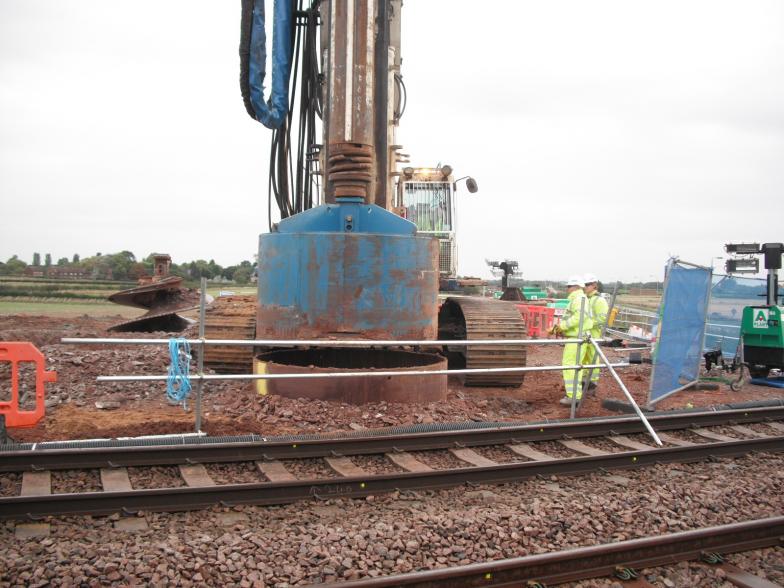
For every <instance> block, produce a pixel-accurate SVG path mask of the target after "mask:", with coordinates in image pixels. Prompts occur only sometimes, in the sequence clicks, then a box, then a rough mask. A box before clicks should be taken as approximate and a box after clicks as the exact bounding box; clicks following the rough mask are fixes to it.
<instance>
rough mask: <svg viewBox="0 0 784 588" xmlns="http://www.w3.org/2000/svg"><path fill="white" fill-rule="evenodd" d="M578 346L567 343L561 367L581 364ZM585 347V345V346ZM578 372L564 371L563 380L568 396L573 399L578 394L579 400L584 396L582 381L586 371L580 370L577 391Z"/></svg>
mask: <svg viewBox="0 0 784 588" xmlns="http://www.w3.org/2000/svg"><path fill="white" fill-rule="evenodd" d="M577 345H578V343H567V344H566V345H564V350H563V359H561V365H577V364H578V363H579V362H578V361H577ZM583 347H585V345H583ZM576 371H577V370H563V372H562V373H563V379H564V387H565V388H566V396H567V397H568V398H571V397H572V396H574V395H575V393H576V398H577V400H580V398H581V397H582V395H583V388H582V379H583V375H584V372H585V370H579V374H578V376H577V389H576V390H575V378H574V373H575V372H576ZM597 373H598V372H597Z"/></svg>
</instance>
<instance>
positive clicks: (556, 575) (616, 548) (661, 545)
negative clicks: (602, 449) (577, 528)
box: [344, 517, 784, 588]
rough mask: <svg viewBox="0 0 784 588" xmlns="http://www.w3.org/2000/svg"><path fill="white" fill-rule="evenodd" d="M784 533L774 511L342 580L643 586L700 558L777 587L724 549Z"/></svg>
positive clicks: (747, 582)
mask: <svg viewBox="0 0 784 588" xmlns="http://www.w3.org/2000/svg"><path fill="white" fill-rule="evenodd" d="M782 536H784V517H771V518H767V519H760V520H753V521H745V522H741V523H733V524H729V525H721V526H716V527H708V528H705V529H697V530H694V531H684V532H681V533H671V534H667V535H660V536H656V537H646V538H643V539H633V540H629V541H620V542H614V543H607V544H603V545H592V546H590V547H580V548H576V549H569V550H565V551H556V552H550V553H544V554H538V555H529V556H526V557H517V558H510V559H503V560H496V561H492V562H486V563H479V564H471V565H465V566H456V567H451V568H445V569H438V570H427V571H422V572H413V573H409V574H399V575H393V576H386V577H382V578H370V579H364V580H355V581H352V582H346V583H345V584H344V585H345V586H350V587H351V588H386V587H391V586H405V587H410V588H425V587H427V588H438V587H440V586H443V587H445V588H446V587H462V586H465V587H470V586H484V587H498V586H540V587H544V586H546V585H550V584H561V583H564V582H573V581H577V580H585V579H589V578H599V577H614V578H616V579H621V580H624V581H631V582H630V583H629V584H625V585H628V586H635V587H637V588H644V587H650V586H653V584H650V583H648V582H647V581H646V580H645V579H643V578H642V577H640V574H639V572H638V570H641V569H643V568H651V567H656V566H663V565H671V564H673V563H674V562H678V561H687V560H702V561H704V562H706V563H707V564H708V565H713V566H717V567H721V568H722V570H723V572H724V574H725V578H726V579H727V580H729V581H730V582H731V583H732V584H734V585H735V586H745V587H750V588H776V587H777V586H778V585H777V584H773V583H772V582H769V581H767V580H765V579H763V578H760V577H759V576H754V575H752V574H750V573H748V572H745V571H743V570H741V569H739V568H736V567H735V566H732V565H730V564H726V563H724V562H723V557H722V554H726V553H735V552H740V551H750V550H753V549H760V548H764V547H774V546H781V545H782Z"/></svg>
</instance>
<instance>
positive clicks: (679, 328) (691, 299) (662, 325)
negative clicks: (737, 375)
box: [648, 260, 711, 404]
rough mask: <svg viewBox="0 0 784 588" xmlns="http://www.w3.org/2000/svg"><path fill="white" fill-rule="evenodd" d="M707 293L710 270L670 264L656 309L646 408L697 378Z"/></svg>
mask: <svg viewBox="0 0 784 588" xmlns="http://www.w3.org/2000/svg"><path fill="white" fill-rule="evenodd" d="M710 292H711V270H710V269H709V268H704V267H696V266H692V265H690V264H686V263H684V262H679V261H677V260H670V262H669V263H668V265H667V277H666V279H665V287H664V295H663V296H662V300H661V304H660V306H659V323H658V324H659V334H658V337H657V340H656V345H655V347H654V350H653V373H652V375H651V386H650V393H649V395H648V403H649V404H653V403H654V402H657V401H659V400H661V399H662V398H664V397H665V396H668V395H669V394H671V393H673V392H675V391H676V390H678V389H679V388H682V387H683V386H686V385H687V384H690V383H691V382H694V381H696V380H697V378H698V377H699V371H700V363H701V362H702V346H703V336H704V333H705V315H706V311H707V308H708V302H709V299H710Z"/></svg>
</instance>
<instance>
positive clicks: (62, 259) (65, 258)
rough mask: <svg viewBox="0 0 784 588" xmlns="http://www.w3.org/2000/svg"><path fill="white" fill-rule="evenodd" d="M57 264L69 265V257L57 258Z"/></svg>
mask: <svg viewBox="0 0 784 588" xmlns="http://www.w3.org/2000/svg"><path fill="white" fill-rule="evenodd" d="M57 265H68V258H67V257H61V258H60V259H58V260H57Z"/></svg>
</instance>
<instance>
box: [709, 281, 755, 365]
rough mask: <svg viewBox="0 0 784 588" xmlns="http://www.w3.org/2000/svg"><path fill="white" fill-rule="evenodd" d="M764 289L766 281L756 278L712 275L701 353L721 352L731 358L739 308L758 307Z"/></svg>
mask: <svg viewBox="0 0 784 588" xmlns="http://www.w3.org/2000/svg"><path fill="white" fill-rule="evenodd" d="M767 289H768V286H767V282H766V280H762V279H760V278H739V277H737V276H722V275H714V276H713V288H712V289H711V300H710V305H709V306H708V322H707V323H706V325H705V351H712V350H714V349H721V353H722V355H724V357H725V358H728V359H732V358H733V357H735V352H736V351H737V349H738V342H739V341H740V321H741V318H742V317H743V308H744V307H746V306H754V305H755V304H761V301H763V300H765V298H764V297H765V293H766V292H767Z"/></svg>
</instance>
